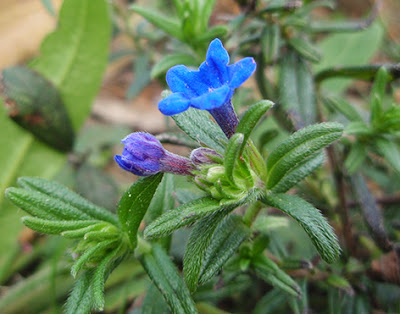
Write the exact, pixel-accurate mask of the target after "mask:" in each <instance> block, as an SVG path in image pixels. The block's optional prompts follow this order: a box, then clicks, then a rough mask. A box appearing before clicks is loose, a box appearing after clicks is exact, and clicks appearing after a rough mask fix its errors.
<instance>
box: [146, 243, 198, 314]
mask: <svg viewBox="0 0 400 314" xmlns="http://www.w3.org/2000/svg"><path fill="white" fill-rule="evenodd" d="M140 261H141V262H142V265H143V267H144V269H145V270H146V272H147V274H148V275H149V277H150V278H151V279H152V281H153V283H154V284H155V285H156V286H157V288H158V289H159V290H160V292H161V293H162V295H163V296H164V298H165V300H166V301H167V303H168V305H169V306H170V308H171V310H172V312H173V313H197V310H196V307H195V305H194V302H193V300H192V298H191V296H190V292H189V290H188V289H187V287H186V285H185V283H184V282H183V280H182V279H181V277H180V276H179V274H178V272H177V270H176V268H175V265H174V264H173V263H172V261H171V259H170V257H169V256H168V255H167V253H166V252H165V251H164V249H163V248H162V247H161V246H160V245H158V244H153V245H152V249H151V251H150V252H149V253H146V254H144V255H142V256H141V257H140Z"/></svg>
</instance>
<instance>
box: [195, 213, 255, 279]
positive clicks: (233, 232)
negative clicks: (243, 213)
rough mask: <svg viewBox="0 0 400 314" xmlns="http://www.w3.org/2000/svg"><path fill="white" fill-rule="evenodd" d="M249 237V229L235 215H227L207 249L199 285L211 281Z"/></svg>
mask: <svg viewBox="0 0 400 314" xmlns="http://www.w3.org/2000/svg"><path fill="white" fill-rule="evenodd" d="M249 235H250V229H249V228H248V227H247V226H246V225H245V224H244V223H243V221H242V218H241V217H240V216H237V215H234V214H232V215H229V216H228V217H227V218H225V219H224V221H223V222H222V223H221V224H220V225H219V226H218V229H217V230H216V231H215V233H214V234H213V237H212V239H211V242H210V244H209V246H208V248H207V251H206V255H205V258H204V261H203V266H202V268H201V272H200V278H199V283H200V284H203V283H205V282H207V281H208V280H209V279H211V277H212V276H214V274H215V273H216V272H217V271H218V270H220V269H221V267H222V266H223V265H224V264H225V263H226V261H227V260H228V259H229V258H230V257H231V256H232V255H233V254H234V253H235V252H236V251H237V249H238V248H239V246H240V245H241V244H242V242H243V241H244V240H246V238H247V237H248V236H249Z"/></svg>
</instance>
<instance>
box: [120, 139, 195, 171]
mask: <svg viewBox="0 0 400 314" xmlns="http://www.w3.org/2000/svg"><path fill="white" fill-rule="evenodd" d="M121 143H124V144H125V146H124V150H123V151H122V154H121V155H116V156H115V157H114V159H115V161H116V162H117V163H118V165H119V166H120V167H121V168H122V169H124V170H127V171H129V172H132V173H133V174H135V175H137V176H150V175H153V174H156V173H158V172H170V173H174V174H181V175H191V171H192V170H193V165H192V163H191V161H190V160H189V159H187V158H185V157H182V156H178V155H175V154H173V153H171V152H169V151H167V150H165V149H164V147H163V146H162V145H161V143H160V141H159V140H157V139H156V138H155V137H154V136H153V135H151V134H148V133H143V132H136V133H131V134H129V135H128V136H127V137H125V138H124V139H123V140H122V141H121Z"/></svg>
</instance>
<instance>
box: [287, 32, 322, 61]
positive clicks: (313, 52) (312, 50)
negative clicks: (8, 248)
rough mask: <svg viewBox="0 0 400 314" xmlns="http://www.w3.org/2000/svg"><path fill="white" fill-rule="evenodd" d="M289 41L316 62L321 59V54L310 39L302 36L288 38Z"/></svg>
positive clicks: (295, 48)
mask: <svg viewBox="0 0 400 314" xmlns="http://www.w3.org/2000/svg"><path fill="white" fill-rule="evenodd" d="M288 43H289V45H290V46H292V48H293V49H294V50H296V51H297V52H298V53H299V54H300V55H301V56H303V57H304V58H306V59H307V60H309V61H311V62H315V63H317V62H319V61H320V60H321V54H320V53H319V51H318V50H317V48H316V47H314V46H313V45H312V44H311V43H310V42H309V41H308V40H306V39H304V38H301V37H292V38H290V39H289V40H288Z"/></svg>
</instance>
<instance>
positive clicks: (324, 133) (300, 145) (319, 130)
mask: <svg viewBox="0 0 400 314" xmlns="http://www.w3.org/2000/svg"><path fill="white" fill-rule="evenodd" d="M342 132H343V126H342V125H341V124H339V123H336V122H327V123H320V124H314V125H311V126H308V127H306V128H304V129H301V130H300V131H297V132H296V133H294V134H292V135H291V136H290V137H288V138H287V139H286V140H284V141H283V142H282V143H281V144H279V145H278V147H276V148H275V149H274V150H273V151H272V152H271V154H270V156H269V157H268V160H267V168H268V178H267V189H272V188H273V187H274V186H275V185H276V184H278V183H279V182H280V181H281V180H282V179H283V178H284V177H285V176H286V175H287V174H288V173H289V172H290V171H291V170H293V169H294V168H295V167H297V165H298V164H299V163H301V162H304V160H305V159H307V158H308V157H309V156H311V155H312V154H313V153H315V152H317V151H319V150H320V149H322V148H324V147H326V146H328V145H329V144H330V143H332V142H333V141H335V140H337V139H338V138H340V136H341V135H342Z"/></svg>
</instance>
